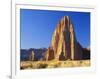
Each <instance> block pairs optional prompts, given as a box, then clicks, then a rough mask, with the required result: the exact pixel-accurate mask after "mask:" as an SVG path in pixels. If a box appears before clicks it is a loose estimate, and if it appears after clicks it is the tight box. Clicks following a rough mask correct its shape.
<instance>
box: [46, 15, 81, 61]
mask: <svg viewBox="0 0 100 79" xmlns="http://www.w3.org/2000/svg"><path fill="white" fill-rule="evenodd" d="M45 59H46V60H80V59H82V47H81V45H80V44H79V43H78V42H77V40H76V37H75V32H74V28H73V25H72V22H71V20H70V18H69V16H64V17H62V19H61V20H60V21H59V23H58V24H57V27H56V29H55V31H54V34H53V36H52V41H51V44H50V47H49V48H48V49H47V51H46V53H45Z"/></svg>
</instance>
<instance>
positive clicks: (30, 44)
mask: <svg viewBox="0 0 100 79" xmlns="http://www.w3.org/2000/svg"><path fill="white" fill-rule="evenodd" d="M63 16H69V17H70V19H71V21H72V23H73V26H74V30H75V35H76V38H77V40H78V42H79V43H80V44H81V45H82V46H83V47H88V46H90V13H89V12H68V11H51V10H33V9H21V10H20V27H21V30H20V33H21V49H29V48H48V47H49V45H50V43H51V39H52V35H53V32H54V30H55V28H56V26H57V23H58V22H59V21H60V19H61V18H62V17H63Z"/></svg>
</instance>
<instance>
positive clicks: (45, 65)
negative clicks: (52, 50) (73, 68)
mask: <svg viewBox="0 0 100 79" xmlns="http://www.w3.org/2000/svg"><path fill="white" fill-rule="evenodd" d="M47 66H48V64H42V63H41V64H39V66H38V68H46V67H47Z"/></svg>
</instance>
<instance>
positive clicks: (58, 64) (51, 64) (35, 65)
mask: <svg viewBox="0 0 100 79" xmlns="http://www.w3.org/2000/svg"><path fill="white" fill-rule="evenodd" d="M89 66H90V60H76V61H75V60H74V61H73V60H67V61H55V60H52V61H21V63H20V68H21V69H44V68H68V67H89Z"/></svg>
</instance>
